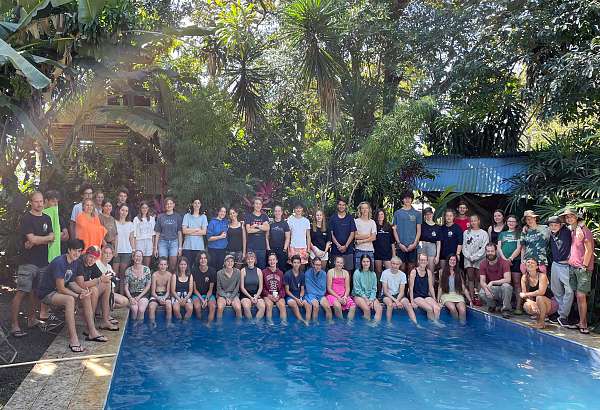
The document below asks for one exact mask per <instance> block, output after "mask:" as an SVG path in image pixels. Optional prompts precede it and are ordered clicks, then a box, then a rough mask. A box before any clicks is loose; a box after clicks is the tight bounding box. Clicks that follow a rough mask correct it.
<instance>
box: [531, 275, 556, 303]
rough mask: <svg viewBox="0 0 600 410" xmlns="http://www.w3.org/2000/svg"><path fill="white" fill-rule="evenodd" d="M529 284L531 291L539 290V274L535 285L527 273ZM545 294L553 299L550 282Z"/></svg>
mask: <svg viewBox="0 0 600 410" xmlns="http://www.w3.org/2000/svg"><path fill="white" fill-rule="evenodd" d="M527 286H528V287H529V292H537V291H538V290H539V288H540V277H539V275H538V280H537V282H536V284H535V286H533V285H532V284H531V282H530V281H529V274H527ZM544 296H546V297H547V298H548V299H552V297H553V296H554V295H553V294H552V290H550V284H548V286H547V287H546V293H544Z"/></svg>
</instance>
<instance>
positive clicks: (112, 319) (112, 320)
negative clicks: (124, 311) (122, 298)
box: [108, 316, 119, 325]
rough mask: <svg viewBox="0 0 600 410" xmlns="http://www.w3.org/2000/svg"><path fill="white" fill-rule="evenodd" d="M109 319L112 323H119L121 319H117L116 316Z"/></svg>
mask: <svg viewBox="0 0 600 410" xmlns="http://www.w3.org/2000/svg"><path fill="white" fill-rule="evenodd" d="M108 321H109V322H110V323H112V324H113V325H118V324H119V321H118V320H117V319H115V318H114V317H112V316H111V317H109V318H108Z"/></svg>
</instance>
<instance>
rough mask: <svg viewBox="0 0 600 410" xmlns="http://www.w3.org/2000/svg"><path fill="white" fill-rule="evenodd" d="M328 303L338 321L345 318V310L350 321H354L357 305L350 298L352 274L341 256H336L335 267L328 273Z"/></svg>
mask: <svg viewBox="0 0 600 410" xmlns="http://www.w3.org/2000/svg"><path fill="white" fill-rule="evenodd" d="M327 301H328V302H329V304H330V305H331V306H333V310H334V311H335V316H336V317H337V318H338V319H341V318H342V317H343V316H342V311H343V310H347V311H348V320H352V319H354V313H355V310H356V305H355V304H354V301H353V300H352V298H351V297H350V274H349V273H348V271H347V270H346V269H344V258H343V257H341V256H336V258H335V266H334V267H333V268H332V269H329V272H327Z"/></svg>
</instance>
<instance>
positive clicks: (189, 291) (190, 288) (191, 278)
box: [184, 275, 194, 299]
mask: <svg viewBox="0 0 600 410" xmlns="http://www.w3.org/2000/svg"><path fill="white" fill-rule="evenodd" d="M193 293H194V277H193V276H192V275H190V283H189V285H188V293H187V295H185V298H184V299H189V298H191V297H192V294H193Z"/></svg>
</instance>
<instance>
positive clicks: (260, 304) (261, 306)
mask: <svg viewBox="0 0 600 410" xmlns="http://www.w3.org/2000/svg"><path fill="white" fill-rule="evenodd" d="M264 316H265V301H264V300H262V299H258V301H257V302H256V318H257V319H262V318H263V317H264Z"/></svg>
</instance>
